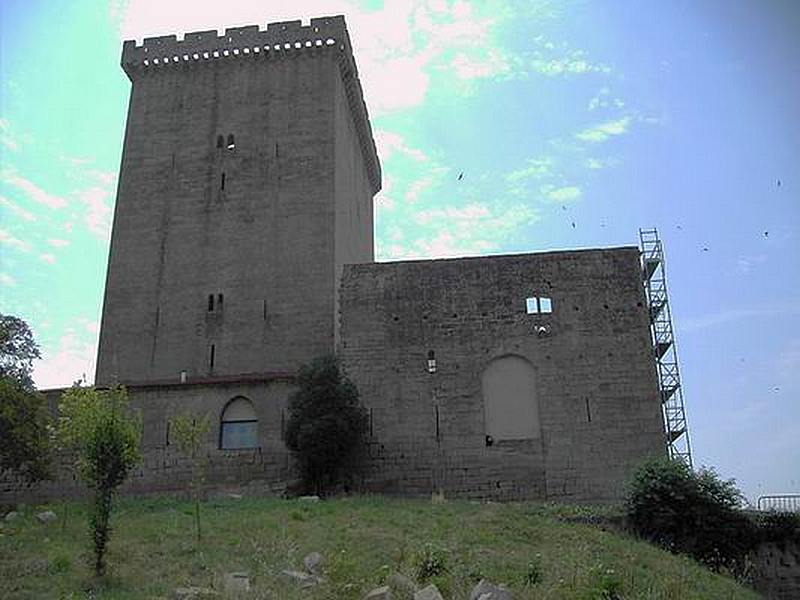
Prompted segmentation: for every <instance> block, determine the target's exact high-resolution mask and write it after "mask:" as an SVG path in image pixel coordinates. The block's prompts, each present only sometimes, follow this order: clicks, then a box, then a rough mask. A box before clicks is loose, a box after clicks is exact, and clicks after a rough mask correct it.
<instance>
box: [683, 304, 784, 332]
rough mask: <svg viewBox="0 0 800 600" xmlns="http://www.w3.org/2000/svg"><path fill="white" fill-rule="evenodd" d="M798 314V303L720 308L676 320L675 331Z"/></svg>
mask: <svg viewBox="0 0 800 600" xmlns="http://www.w3.org/2000/svg"><path fill="white" fill-rule="evenodd" d="M798 314H800V305H798V304H787V305H780V306H758V307H753V308H732V309H726V310H721V311H719V312H716V313H709V314H706V315H701V316H697V317H688V318H685V319H681V320H679V321H677V322H676V327H675V329H676V331H677V332H678V335H680V334H681V333H691V332H695V331H701V330H704V329H710V328H713V327H718V326H720V325H725V324H728V323H731V322H735V321H742V320H745V319H762V318H772V317H787V316H791V315H798Z"/></svg>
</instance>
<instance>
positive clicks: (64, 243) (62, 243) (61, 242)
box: [47, 239, 69, 248]
mask: <svg viewBox="0 0 800 600" xmlns="http://www.w3.org/2000/svg"><path fill="white" fill-rule="evenodd" d="M47 243H48V244H50V245H51V246H53V247H54V248H64V247H65V246H69V240H59V239H49V240H47Z"/></svg>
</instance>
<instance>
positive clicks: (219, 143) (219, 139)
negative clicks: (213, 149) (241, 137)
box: [217, 135, 225, 148]
mask: <svg viewBox="0 0 800 600" xmlns="http://www.w3.org/2000/svg"><path fill="white" fill-rule="evenodd" d="M224 145H225V138H223V137H222V136H221V135H220V136H217V148H222V146H224Z"/></svg>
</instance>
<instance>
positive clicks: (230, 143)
mask: <svg viewBox="0 0 800 600" xmlns="http://www.w3.org/2000/svg"><path fill="white" fill-rule="evenodd" d="M234 148H236V141H235V140H234V139H233V134H232V133H229V134H228V150H233V149H234Z"/></svg>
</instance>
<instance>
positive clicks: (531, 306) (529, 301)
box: [525, 298, 539, 315]
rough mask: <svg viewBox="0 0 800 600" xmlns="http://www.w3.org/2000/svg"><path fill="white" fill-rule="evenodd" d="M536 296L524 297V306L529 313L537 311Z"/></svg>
mask: <svg viewBox="0 0 800 600" xmlns="http://www.w3.org/2000/svg"><path fill="white" fill-rule="evenodd" d="M536 300H537V299H536V298H526V299H525V308H526V310H527V311H528V314H529V315H535V314H536V313H538V312H539V305H538V303H537V301H536Z"/></svg>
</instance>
